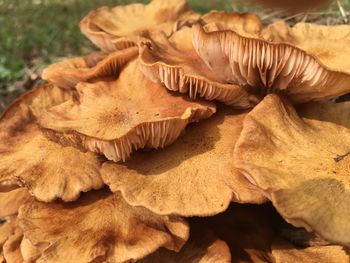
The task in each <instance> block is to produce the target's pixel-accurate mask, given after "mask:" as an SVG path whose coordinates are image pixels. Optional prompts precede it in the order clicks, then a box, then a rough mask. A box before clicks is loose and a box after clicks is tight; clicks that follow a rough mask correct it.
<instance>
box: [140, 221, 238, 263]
mask: <svg viewBox="0 0 350 263" xmlns="http://www.w3.org/2000/svg"><path fill="white" fill-rule="evenodd" d="M138 262H140V263H155V262H157V263H179V262H181V263H231V253H230V248H229V247H228V245H227V244H226V243H225V242H224V241H222V240H220V239H219V238H217V237H216V236H215V235H214V234H213V233H212V232H211V231H210V230H209V229H206V228H204V227H196V226H195V225H191V234H190V239H189V240H188V241H187V243H186V244H185V245H184V247H183V248H182V249H181V250H180V251H179V252H173V251H169V250H166V249H163V248H161V249H159V250H158V251H156V252H155V253H153V254H152V255H150V256H148V257H146V258H145V259H142V260H140V261H138Z"/></svg>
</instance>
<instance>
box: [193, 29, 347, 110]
mask: <svg viewBox="0 0 350 263" xmlns="http://www.w3.org/2000/svg"><path fill="white" fill-rule="evenodd" d="M279 25H280V24H276V25H274V26H270V27H267V28H265V29H264V30H263V32H262V34H261V37H260V38H250V37H244V36H241V35H240V34H238V33H236V32H234V31H231V30H219V31H212V32H209V31H208V32H206V31H205V28H203V27H201V26H199V25H194V26H193V45H194V47H195V49H196V51H197V53H198V55H199V56H200V57H201V58H202V59H203V60H204V61H205V62H206V64H207V65H210V66H211V69H212V71H213V72H214V73H216V74H220V72H222V71H225V72H227V76H226V78H227V79H226V80H227V81H229V82H231V83H234V84H239V85H248V86H250V87H251V88H252V92H253V91H254V92H255V93H259V94H265V93H271V92H279V93H280V92H282V93H284V94H286V95H288V97H289V98H290V99H291V100H292V102H294V103H301V102H307V101H314V100H324V99H326V98H332V97H336V96H339V95H342V94H345V93H347V92H349V90H350V85H349V83H350V65H349V62H348V61H349V60H347V59H344V56H343V55H342V54H346V52H347V49H348V47H349V46H350V45H349V44H347V43H350V37H349V34H348V31H349V29H350V26H345V25H344V26H333V27H331V26H329V27H326V26H318V25H312V24H298V25H296V26H294V27H293V28H289V27H288V26H286V25H284V26H279ZM324 35H327V38H324V37H323V36H324ZM223 65H225V67H223Z"/></svg>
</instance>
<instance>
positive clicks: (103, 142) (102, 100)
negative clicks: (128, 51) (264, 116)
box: [39, 60, 216, 161]
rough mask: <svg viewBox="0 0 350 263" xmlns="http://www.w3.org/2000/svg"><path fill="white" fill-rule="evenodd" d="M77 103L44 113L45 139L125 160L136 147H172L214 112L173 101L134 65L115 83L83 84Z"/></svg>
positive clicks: (199, 104)
mask: <svg viewBox="0 0 350 263" xmlns="http://www.w3.org/2000/svg"><path fill="white" fill-rule="evenodd" d="M77 90H78V92H79V95H80V101H79V103H77V102H76V101H75V100H69V101H67V102H65V103H62V104H60V105H58V106H56V107H52V108H50V109H48V110H47V112H45V113H44V114H43V115H42V116H41V118H40V120H39V122H40V125H41V126H42V127H44V128H46V132H47V133H48V134H49V136H50V137H51V138H52V139H54V140H56V141H60V142H61V143H64V144H67V145H74V146H76V147H79V148H81V149H82V150H90V151H92V152H96V153H103V154H104V155H105V156H106V157H107V158H108V159H109V160H113V161H120V160H123V161H125V160H126V158H127V157H129V156H130V153H131V152H132V151H135V150H137V149H140V148H145V147H147V148H162V147H164V146H166V145H169V144H171V143H172V142H174V141H175V140H176V139H177V138H178V137H179V135H180V134H181V132H182V131H183V130H184V129H185V127H186V126H187V125H188V124H189V123H190V122H195V121H199V120H201V119H205V118H208V117H210V116H211V115H212V114H214V113H215V111H216V108H215V105H214V104H211V103H206V102H195V101H189V100H186V99H184V98H182V97H179V96H174V95H173V94H170V92H168V91H166V90H165V89H164V88H163V87H162V85H160V84H156V83H153V82H151V81H150V80H148V79H147V78H146V77H145V76H144V75H143V74H142V73H141V71H140V69H139V63H138V61H137V60H135V61H133V62H131V63H130V64H129V65H128V66H127V67H125V69H124V70H123V71H122V72H121V74H120V77H119V78H118V79H117V80H114V81H108V82H103V81H100V82H96V83H93V84H88V83H81V84H79V85H78V86H77Z"/></svg>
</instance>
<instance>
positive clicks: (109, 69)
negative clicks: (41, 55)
mask: <svg viewBox="0 0 350 263" xmlns="http://www.w3.org/2000/svg"><path fill="white" fill-rule="evenodd" d="M137 54H138V49H137V47H131V48H127V49H124V50H120V51H115V52H113V53H111V54H109V55H107V54H105V53H102V52H100V53H91V54H89V55H87V56H85V57H74V58H66V59H64V60H62V61H60V62H57V63H55V64H52V65H50V66H48V67H47V68H46V69H44V71H43V74H42V78H43V79H44V80H47V81H49V82H51V83H53V84H55V85H57V86H59V87H61V88H74V87H75V86H76V85H77V84H78V82H91V81H96V80H98V79H101V78H103V77H108V76H112V77H117V76H118V75H119V73H120V71H121V69H122V68H123V67H124V66H125V64H127V63H128V62H129V61H130V60H132V59H134V58H135V57H136V56H137Z"/></svg>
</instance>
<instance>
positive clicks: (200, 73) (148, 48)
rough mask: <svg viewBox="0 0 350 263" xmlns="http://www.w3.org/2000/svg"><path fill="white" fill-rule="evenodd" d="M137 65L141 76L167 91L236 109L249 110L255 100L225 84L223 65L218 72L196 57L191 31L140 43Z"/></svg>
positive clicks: (227, 83) (186, 30) (234, 86)
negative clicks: (222, 103)
mask: <svg viewBox="0 0 350 263" xmlns="http://www.w3.org/2000/svg"><path fill="white" fill-rule="evenodd" d="M140 64H141V69H142V71H143V73H144V74H145V75H146V76H147V77H149V78H150V79H152V80H153V81H155V82H159V83H163V84H164V85H165V87H166V88H167V89H169V90H174V91H179V92H180V93H189V96H190V97H191V98H196V97H197V96H199V97H203V98H204V99H206V100H218V101H222V102H224V103H225V104H228V105H231V106H234V107H236V108H243V109H246V108H250V107H252V106H253V105H254V104H255V103H256V101H257V99H256V98H254V96H253V95H250V94H249V93H248V92H247V91H246V90H245V89H244V88H243V87H240V86H238V85H232V84H231V83H230V82H229V81H227V77H226V75H227V74H228V73H227V72H226V69H228V67H227V66H226V65H221V66H222V67H221V68H222V70H221V71H220V72H218V71H217V72H214V71H212V70H211V66H210V65H206V64H205V62H204V61H203V60H202V59H201V58H200V57H199V56H198V54H197V52H196V50H195V49H194V47H193V45H192V30H191V28H184V29H182V30H180V31H177V32H175V33H174V34H173V35H172V36H171V37H170V39H168V38H167V36H166V35H165V34H164V33H157V34H153V37H152V35H151V36H150V37H149V38H146V37H145V38H144V40H143V41H140Z"/></svg>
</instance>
